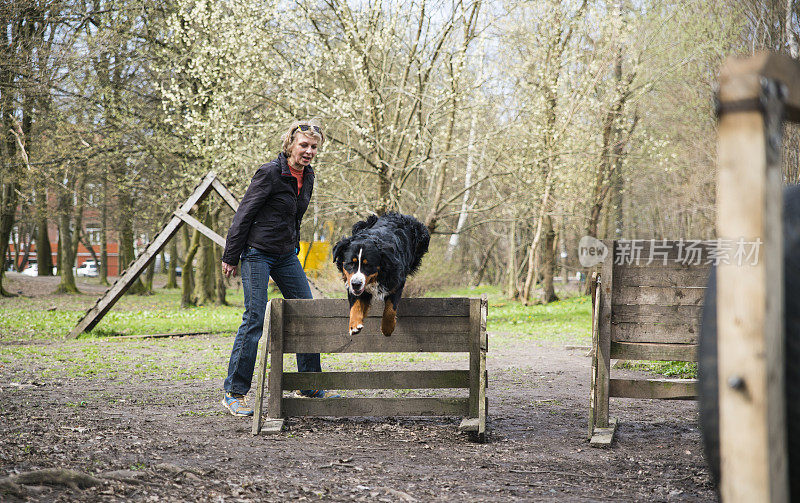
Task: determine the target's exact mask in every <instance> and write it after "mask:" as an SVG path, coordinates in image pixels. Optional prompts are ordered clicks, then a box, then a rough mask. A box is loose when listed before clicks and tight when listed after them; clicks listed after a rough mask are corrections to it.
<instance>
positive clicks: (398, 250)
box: [333, 212, 431, 336]
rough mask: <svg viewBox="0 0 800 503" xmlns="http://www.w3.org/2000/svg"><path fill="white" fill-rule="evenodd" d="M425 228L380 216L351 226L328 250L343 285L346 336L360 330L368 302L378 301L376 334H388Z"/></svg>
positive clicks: (424, 243)
mask: <svg viewBox="0 0 800 503" xmlns="http://www.w3.org/2000/svg"><path fill="white" fill-rule="evenodd" d="M430 238H431V237H430V234H429V233H428V229H427V227H425V225H423V224H422V223H421V222H420V221H419V220H417V219H416V218H414V217H412V216H408V215H401V214H399V213H393V212H390V213H386V214H385V215H383V216H380V217H377V216H374V215H373V216H370V217H369V218H367V219H366V220H363V221H361V222H358V223H356V224H355V225H353V231H352V236H350V237H343V238H342V239H340V240H339V242H338V243H336V245H335V246H334V247H333V262H334V263H335V264H336V267H337V268H338V269H339V272H341V273H342V278H343V279H344V281H345V283H346V284H347V298H348V300H349V301H350V335H353V334H357V333H359V332H360V331H361V329H362V328H364V318H365V317H366V316H367V310H369V305H370V302H371V301H372V298H373V297H377V298H378V299H383V301H384V307H383V320H382V321H381V333H383V335H385V336H389V335H392V332H394V327H395V323H396V320H397V318H396V317H397V305H398V304H399V302H400V296H401V295H402V294H403V287H404V286H405V284H406V278H407V277H408V276H410V275H411V274H414V272H415V271H416V270H417V268H419V263H420V260H422V256H423V255H425V252H427V251H428V243H429V242H430Z"/></svg>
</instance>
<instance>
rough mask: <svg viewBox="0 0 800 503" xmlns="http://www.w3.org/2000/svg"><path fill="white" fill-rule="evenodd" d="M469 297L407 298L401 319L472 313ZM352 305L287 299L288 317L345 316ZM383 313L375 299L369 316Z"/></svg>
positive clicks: (399, 314)
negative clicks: (470, 311)
mask: <svg viewBox="0 0 800 503" xmlns="http://www.w3.org/2000/svg"><path fill="white" fill-rule="evenodd" d="M469 301H470V299H469V298H465V297H452V298H449V297H431V298H415V297H410V298H403V299H401V300H400V305H399V306H398V309H397V317H398V319H400V318H403V317H404V316H417V317H420V316H436V317H439V316H469ZM349 313H350V306H349V304H348V302H347V299H319V300H317V299H314V300H313V301H312V300H309V299H291V300H287V302H286V314H285V315H286V316H287V319H288V318H291V317H293V316H305V317H314V318H341V317H342V316H348V314H349ZM382 314H383V302H382V301H379V300H375V301H373V302H372V307H371V308H370V312H369V317H376V318H379V317H381V315H382Z"/></svg>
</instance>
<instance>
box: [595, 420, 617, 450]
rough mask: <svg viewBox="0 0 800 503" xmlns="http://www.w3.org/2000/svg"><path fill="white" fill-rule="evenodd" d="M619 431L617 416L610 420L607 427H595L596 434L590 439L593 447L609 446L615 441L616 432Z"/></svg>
mask: <svg viewBox="0 0 800 503" xmlns="http://www.w3.org/2000/svg"><path fill="white" fill-rule="evenodd" d="M616 431H617V418H612V419H611V420H610V421H609V422H608V427H607V428H595V429H594V434H593V435H592V437H591V439H590V440H589V445H590V446H591V447H609V446H611V443H612V442H613V441H614V433H616Z"/></svg>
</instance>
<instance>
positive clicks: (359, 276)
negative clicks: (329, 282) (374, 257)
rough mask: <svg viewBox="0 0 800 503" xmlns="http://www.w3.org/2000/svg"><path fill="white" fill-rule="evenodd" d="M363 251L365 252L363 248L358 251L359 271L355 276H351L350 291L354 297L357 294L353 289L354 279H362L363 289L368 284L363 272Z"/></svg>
mask: <svg viewBox="0 0 800 503" xmlns="http://www.w3.org/2000/svg"><path fill="white" fill-rule="evenodd" d="M363 251H364V249H363V248H359V249H358V270H357V271H356V273H355V274H353V275H352V276H350V291H351V292H353V295H355V294H356V292H355V290H354V289H353V280H354V279H356V278H358V279H360V280H361V285H362V287H363V286H364V284H365V283H366V282H367V277H366V276H364V273H363V272H361V252H363Z"/></svg>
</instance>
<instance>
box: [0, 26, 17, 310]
mask: <svg viewBox="0 0 800 503" xmlns="http://www.w3.org/2000/svg"><path fill="white" fill-rule="evenodd" d="M8 21H9V19H8V18H7V17H6V16H5V15H3V25H2V26H3V28H5V27H6V26H7V23H8ZM0 31H1V32H2V33H0V48H2V50H3V51H2V56H3V58H4V61H3V64H2V65H0V124H2V126H3V130H2V131H0V152H2V159H0V161H2V165H1V166H0V168H1V170H0V173H3V174H5V175H6V176H5V177H0V250H2V253H3V267H0V297H9V296H11V295H12V294H11V293H9V292H7V291H6V289H5V288H4V287H3V280H4V279H5V274H6V268H5V255H6V251H7V250H8V242H9V240H10V239H9V238H10V236H11V229H12V228H13V227H14V218H15V216H16V211H17V191H18V190H19V179H20V178H21V176H20V173H19V169H18V168H15V167H14V165H15V162H16V160H15V159H14V157H15V156H16V153H17V144H16V138H15V137H14V135H13V134H12V133H11V128H12V127H13V124H12V117H13V116H14V114H15V112H16V110H15V108H16V107H15V106H14V101H13V98H14V95H15V94H16V91H15V90H14V87H15V86H14V74H13V72H12V70H11V68H12V66H10V65H7V64H6V63H7V62H8V61H9V60H10V59H11V58H12V56H13V53H12V51H13V50H14V48H9V40H8V32H7V31H6V30H0ZM11 42H13V43H14V44H16V43H17V42H16V40H12V41H11Z"/></svg>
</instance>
